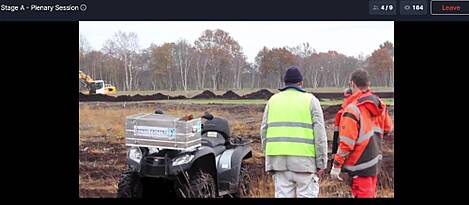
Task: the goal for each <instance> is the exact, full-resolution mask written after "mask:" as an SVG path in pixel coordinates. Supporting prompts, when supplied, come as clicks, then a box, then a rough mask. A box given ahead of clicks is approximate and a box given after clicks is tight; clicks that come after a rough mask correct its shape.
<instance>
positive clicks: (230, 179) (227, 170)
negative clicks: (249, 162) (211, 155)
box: [217, 145, 252, 193]
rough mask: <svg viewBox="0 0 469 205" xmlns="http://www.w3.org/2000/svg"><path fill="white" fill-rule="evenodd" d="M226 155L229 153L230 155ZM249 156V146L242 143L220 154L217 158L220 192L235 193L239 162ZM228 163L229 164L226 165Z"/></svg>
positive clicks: (239, 167)
mask: <svg viewBox="0 0 469 205" xmlns="http://www.w3.org/2000/svg"><path fill="white" fill-rule="evenodd" d="M223 155H225V156H223ZM228 155H231V157H229V156H228ZM227 156H228V157H227ZM250 157H252V151H251V147H250V146H249V145H242V146H236V147H234V148H233V149H227V150H225V152H224V153H223V154H222V156H220V158H219V159H217V160H218V165H217V171H218V181H219V188H220V192H226V193H236V192H237V191H238V183H239V173H240V169H241V163H242V162H243V159H247V158H250ZM228 163H229V166H228V165H227V164H228Z"/></svg>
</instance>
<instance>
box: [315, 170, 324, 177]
mask: <svg viewBox="0 0 469 205" xmlns="http://www.w3.org/2000/svg"><path fill="white" fill-rule="evenodd" d="M316 175H317V176H318V177H322V175H324V169H316Z"/></svg>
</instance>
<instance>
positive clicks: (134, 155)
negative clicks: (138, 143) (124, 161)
mask: <svg viewBox="0 0 469 205" xmlns="http://www.w3.org/2000/svg"><path fill="white" fill-rule="evenodd" d="M129 159H131V160H133V161H135V162H137V163H140V160H141V159H142V151H141V150H140V148H138V147H131V148H130V149H129Z"/></svg>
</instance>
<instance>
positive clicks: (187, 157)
mask: <svg viewBox="0 0 469 205" xmlns="http://www.w3.org/2000/svg"><path fill="white" fill-rule="evenodd" d="M192 159H194V155H191V154H185V155H182V156H180V157H178V158H176V159H174V160H173V166H178V165H182V164H186V163H188V162H190V161H191V160H192Z"/></svg>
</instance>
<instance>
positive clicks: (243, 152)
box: [117, 111, 252, 198]
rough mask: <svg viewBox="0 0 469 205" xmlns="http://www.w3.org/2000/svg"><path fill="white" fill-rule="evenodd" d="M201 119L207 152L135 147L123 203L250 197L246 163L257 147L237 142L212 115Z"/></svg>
mask: <svg viewBox="0 0 469 205" xmlns="http://www.w3.org/2000/svg"><path fill="white" fill-rule="evenodd" d="M155 114H163V113H162V112H161V111H156V112H155ZM201 119H202V124H201V146H200V147H197V148H195V149H194V150H190V151H184V150H183V151H181V150H172V149H159V148H149V147H137V146H133V147H130V148H129V150H128V170H127V171H125V172H124V173H123V174H122V176H121V178H120V180H119V184H118V190H117V197H119V198H141V197H145V198H151V197H171V198H173V197H183V198H186V197H190V198H212V197H222V196H223V197H243V196H248V195H249V194H250V191H251V190H250V178H249V175H248V170H247V166H246V163H245V162H244V161H245V160H246V159H248V158H251V157H252V151H251V147H250V145H249V144H250V143H251V141H248V140H242V139H239V138H237V139H235V138H233V137H231V136H230V125H229V123H228V121H227V120H226V119H223V118H220V117H213V115H211V114H209V113H207V112H206V113H205V114H204V115H203V116H202V117H201Z"/></svg>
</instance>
